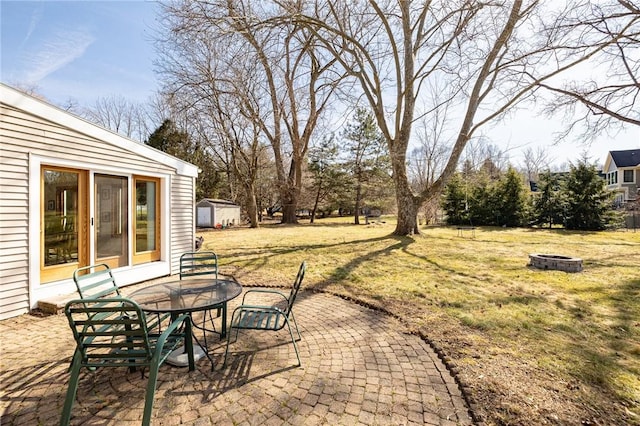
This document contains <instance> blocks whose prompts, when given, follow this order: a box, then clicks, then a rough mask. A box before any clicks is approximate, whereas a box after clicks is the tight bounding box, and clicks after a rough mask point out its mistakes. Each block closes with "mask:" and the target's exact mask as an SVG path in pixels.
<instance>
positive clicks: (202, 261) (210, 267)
mask: <svg viewBox="0 0 640 426" xmlns="http://www.w3.org/2000/svg"><path fill="white" fill-rule="evenodd" d="M200 275H213V276H215V278H216V279H218V256H217V255H216V254H215V253H214V252H212V251H196V252H188V253H184V254H183V255H182V256H180V279H182V278H184V277H194V276H200Z"/></svg>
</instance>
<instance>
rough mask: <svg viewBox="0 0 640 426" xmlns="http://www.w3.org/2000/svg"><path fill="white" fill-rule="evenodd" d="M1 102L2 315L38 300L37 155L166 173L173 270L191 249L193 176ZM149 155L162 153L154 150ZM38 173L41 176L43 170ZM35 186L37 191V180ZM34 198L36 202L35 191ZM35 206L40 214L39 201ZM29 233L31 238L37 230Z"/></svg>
mask: <svg viewBox="0 0 640 426" xmlns="http://www.w3.org/2000/svg"><path fill="white" fill-rule="evenodd" d="M2 101H4V99H2V100H0V283H1V287H0V319H4V318H8V317H11V316H15V315H19V314H22V313H26V312H28V310H29V309H30V306H33V305H34V301H33V300H30V295H29V291H30V281H33V279H32V277H31V276H30V271H31V274H33V270H34V269H33V266H31V268H32V269H30V264H29V252H30V251H31V252H32V253H33V252H35V253H37V252H38V250H39V245H36V246H35V247H30V246H29V238H30V233H29V229H30V228H29V227H30V222H29V220H30V217H29V200H30V195H29V194H30V193H29V188H30V183H29V176H30V175H31V176H32V179H33V176H34V173H33V171H30V164H33V163H31V160H32V159H33V158H38V159H39V161H40V163H39V164H51V165H62V166H69V167H76V168H85V169H90V170H93V171H96V172H106V173H118V172H121V173H122V172H124V173H125V174H126V173H129V174H132V173H135V174H141V175H145V174H148V175H149V176H165V177H168V179H167V180H168V181H169V182H170V183H171V185H170V187H169V189H170V192H171V204H170V206H171V216H172V217H171V222H170V223H169V225H168V226H167V227H166V228H165V229H166V231H168V232H169V233H170V238H167V239H166V243H169V245H170V247H171V252H170V253H168V257H169V259H166V260H167V261H168V262H169V264H171V272H174V271H176V270H177V267H175V268H174V267H173V264H174V263H175V262H177V261H176V260H175V259H178V258H179V253H181V252H182V251H184V250H186V249H191V247H187V246H188V245H189V244H191V245H193V240H194V238H195V226H194V220H193V203H194V201H193V185H194V180H195V178H194V177H192V176H183V175H179V174H177V173H176V169H175V168H173V167H171V166H170V165H168V164H171V162H167V164H163V163H161V162H158V161H154V160H150V159H149V158H145V157H143V156H141V155H140V154H139V153H137V152H133V151H130V150H127V149H124V148H122V147H120V146H117V145H116V144H113V143H107V142H105V141H102V140H100V139H96V138H93V137H90V136H87V135H84V134H82V133H80V132H78V131H75V130H73V129H70V128H67V127H64V126H62V125H58V124H56V123H53V122H51V121H48V120H45V119H43V118H41V117H38V116H36V115H32V114H29V113H27V112H25V111H23V110H22V109H18V108H14V107H13V106H11V105H7V104H6V103H4V102H2ZM30 102H31V101H30ZM46 108H49V107H46ZM57 113H58V114H59V112H57ZM73 120H76V119H75V118H74V119H73ZM76 121H77V120H76ZM100 131H102V130H100ZM130 142H131V141H129V142H128V143H130ZM150 155H151V156H155V157H158V154H157V153H156V152H151V154H150ZM183 164H186V165H187V166H184V167H187V168H189V167H191V168H193V169H194V170H195V168H194V166H192V165H188V163H181V164H179V166H180V167H183ZM190 173H191V174H193V171H192V170H191V172H190ZM36 174H37V175H38V176H39V170H38V171H37V172H36ZM38 185H39V183H38ZM31 188H32V190H33V188H34V186H33V184H31ZM38 192H39V190H38ZM35 199H36V200H37V198H35ZM31 202H32V203H33V202H34V198H33V196H32V197H31ZM31 207H32V211H33V212H37V213H34V214H38V218H39V212H40V206H39V205H36V206H31ZM31 227H33V221H32V222H31ZM31 238H32V240H33V231H32V233H31ZM163 252H164V251H163ZM165 253H166V252H165ZM38 256H39V255H38ZM38 278H39V277H36V278H34V279H38ZM31 284H33V283H31ZM32 298H33V295H32Z"/></svg>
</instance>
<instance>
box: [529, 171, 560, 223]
mask: <svg viewBox="0 0 640 426" xmlns="http://www.w3.org/2000/svg"><path fill="white" fill-rule="evenodd" d="M532 210H533V212H532V216H533V218H532V219H533V223H534V224H536V225H546V226H548V227H549V228H551V227H552V226H553V225H556V224H562V223H563V222H564V217H563V216H564V215H563V212H564V194H563V192H562V191H561V180H560V175H558V174H557V173H551V172H550V171H546V172H543V173H541V174H540V175H539V180H538V192H537V193H536V194H535V195H534V199H533V209H532Z"/></svg>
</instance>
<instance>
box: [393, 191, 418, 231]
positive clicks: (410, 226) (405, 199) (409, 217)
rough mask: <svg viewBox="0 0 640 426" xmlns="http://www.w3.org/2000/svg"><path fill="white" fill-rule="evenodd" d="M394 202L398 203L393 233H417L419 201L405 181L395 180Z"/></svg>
mask: <svg viewBox="0 0 640 426" xmlns="http://www.w3.org/2000/svg"><path fill="white" fill-rule="evenodd" d="M396 202H397V205H398V222H397V224H396V229H395V231H393V233H394V234H395V235H417V234H419V233H420V229H419V228H418V210H419V209H420V205H421V203H420V202H419V201H418V198H417V197H416V196H414V195H413V193H412V192H411V189H410V188H409V186H408V185H407V183H406V181H405V182H398V181H396Z"/></svg>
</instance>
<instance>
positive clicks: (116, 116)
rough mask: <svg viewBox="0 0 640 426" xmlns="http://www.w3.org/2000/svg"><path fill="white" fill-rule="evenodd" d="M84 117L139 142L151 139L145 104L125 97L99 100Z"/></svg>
mask: <svg viewBox="0 0 640 426" xmlns="http://www.w3.org/2000/svg"><path fill="white" fill-rule="evenodd" d="M82 115H83V116H84V117H85V118H86V119H87V120H90V121H92V122H94V123H96V124H99V125H101V126H103V127H106V128H108V129H111V130H113V131H114V132H117V133H120V134H121V135H124V136H126V137H128V138H133V139H135V140H137V141H144V140H145V139H146V138H147V137H149V133H150V127H149V123H148V114H147V111H146V108H145V106H144V105H143V104H140V103H137V102H133V101H130V100H128V99H126V98H125V97H123V96H107V97H103V98H98V100H97V101H96V103H95V105H94V106H93V107H88V108H85V109H84V110H83V111H82Z"/></svg>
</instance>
